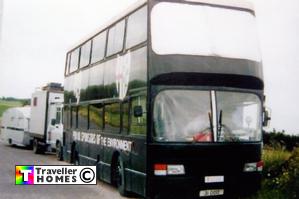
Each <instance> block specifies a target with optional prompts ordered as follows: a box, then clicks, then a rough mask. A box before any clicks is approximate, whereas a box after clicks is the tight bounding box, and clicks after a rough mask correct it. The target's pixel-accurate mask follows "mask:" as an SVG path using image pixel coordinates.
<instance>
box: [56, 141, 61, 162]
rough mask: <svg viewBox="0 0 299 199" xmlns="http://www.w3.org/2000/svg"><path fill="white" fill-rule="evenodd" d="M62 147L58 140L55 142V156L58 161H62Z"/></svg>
mask: <svg viewBox="0 0 299 199" xmlns="http://www.w3.org/2000/svg"><path fill="white" fill-rule="evenodd" d="M62 152H63V148H62V146H61V143H60V142H57V143H56V158H57V160H58V161H62V160H63V155H62V154H63V153H62Z"/></svg>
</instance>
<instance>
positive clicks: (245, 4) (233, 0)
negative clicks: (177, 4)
mask: <svg viewBox="0 0 299 199" xmlns="http://www.w3.org/2000/svg"><path fill="white" fill-rule="evenodd" d="M185 1H186V2H194V3H206V4H211V5H219V6H227V7H233V8H240V9H247V10H252V11H254V6H253V3H252V2H249V1H246V0H185Z"/></svg>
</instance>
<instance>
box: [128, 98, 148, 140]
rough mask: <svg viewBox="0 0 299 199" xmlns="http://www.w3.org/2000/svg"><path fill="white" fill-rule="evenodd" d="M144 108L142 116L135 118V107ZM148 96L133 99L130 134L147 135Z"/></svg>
mask: <svg viewBox="0 0 299 199" xmlns="http://www.w3.org/2000/svg"><path fill="white" fill-rule="evenodd" d="M137 106H141V107H142V111H143V112H142V116H140V117H135V116H134V107H137ZM146 113H147V111H146V96H138V97H134V98H132V101H131V111H130V134H133V135H145V134H146V122H147V121H146Z"/></svg>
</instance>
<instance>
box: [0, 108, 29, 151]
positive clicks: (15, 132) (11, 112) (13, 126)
mask: <svg viewBox="0 0 299 199" xmlns="http://www.w3.org/2000/svg"><path fill="white" fill-rule="evenodd" d="M29 120H30V107H29V106H28V107H19V108H10V109H7V110H6V111H5V112H4V113H3V115H2V125H1V132H2V133H1V134H2V139H3V140H4V141H5V142H6V143H8V144H11V145H18V146H29V145H30V144H31V137H30V136H29V134H28V129H29Z"/></svg>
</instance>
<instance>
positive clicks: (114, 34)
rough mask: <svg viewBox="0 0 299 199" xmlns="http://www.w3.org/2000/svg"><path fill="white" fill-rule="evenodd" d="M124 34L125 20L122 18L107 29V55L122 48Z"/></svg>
mask: <svg viewBox="0 0 299 199" xmlns="http://www.w3.org/2000/svg"><path fill="white" fill-rule="evenodd" d="M124 36H125V20H122V21H120V22H118V23H117V24H116V25H114V26H113V27H111V28H110V29H109V32H108V45H107V56H110V55H114V54H116V53H119V52H120V51H122V50H123V43H124V42H123V41H124Z"/></svg>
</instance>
